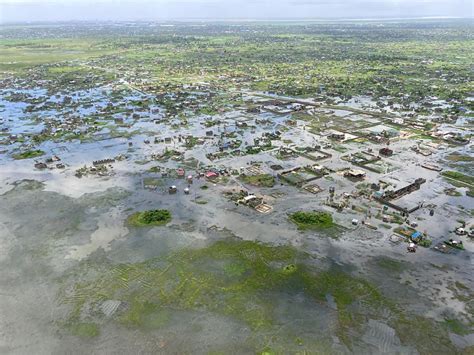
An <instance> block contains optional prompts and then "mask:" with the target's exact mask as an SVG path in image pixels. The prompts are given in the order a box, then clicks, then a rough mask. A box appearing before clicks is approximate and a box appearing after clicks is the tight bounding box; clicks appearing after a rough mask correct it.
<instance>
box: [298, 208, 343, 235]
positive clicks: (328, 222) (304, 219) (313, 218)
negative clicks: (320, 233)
mask: <svg viewBox="0 0 474 355" xmlns="http://www.w3.org/2000/svg"><path fill="white" fill-rule="evenodd" d="M290 221H292V222H293V223H295V224H296V225H297V226H298V229H302V230H304V229H322V228H329V227H332V226H333V225H334V222H333V219H332V216H331V214H330V213H327V212H319V211H310V212H304V211H298V212H295V213H293V214H291V215H290Z"/></svg>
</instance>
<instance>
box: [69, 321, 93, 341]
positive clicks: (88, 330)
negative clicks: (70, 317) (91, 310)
mask: <svg viewBox="0 0 474 355" xmlns="http://www.w3.org/2000/svg"><path fill="white" fill-rule="evenodd" d="M69 330H70V331H71V333H72V334H73V335H75V336H78V337H81V338H95V337H97V336H99V334H100V329H99V326H98V325H97V324H95V323H76V324H72V325H71V326H70V327H69Z"/></svg>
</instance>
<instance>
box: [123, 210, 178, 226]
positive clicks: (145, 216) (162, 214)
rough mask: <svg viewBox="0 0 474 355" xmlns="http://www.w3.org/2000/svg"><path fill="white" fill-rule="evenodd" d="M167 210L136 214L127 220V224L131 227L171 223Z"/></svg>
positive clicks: (169, 213)
mask: <svg viewBox="0 0 474 355" xmlns="http://www.w3.org/2000/svg"><path fill="white" fill-rule="evenodd" d="M171 218H172V217H171V212H169V211H168V210H151V211H143V212H136V213H134V214H132V215H131V216H130V217H128V219H127V224H128V225H130V226H133V227H146V226H161V225H164V224H166V223H168V222H170V221H171Z"/></svg>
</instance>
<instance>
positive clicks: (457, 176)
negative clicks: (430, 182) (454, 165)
mask: <svg viewBox="0 0 474 355" xmlns="http://www.w3.org/2000/svg"><path fill="white" fill-rule="evenodd" d="M441 175H443V176H444V177H445V178H446V180H447V181H448V182H449V183H450V184H451V185H453V186H456V187H467V188H468V190H467V192H466V195H468V196H470V197H474V177H473V176H470V175H465V174H462V173H459V172H457V171H443V172H442V173H441Z"/></svg>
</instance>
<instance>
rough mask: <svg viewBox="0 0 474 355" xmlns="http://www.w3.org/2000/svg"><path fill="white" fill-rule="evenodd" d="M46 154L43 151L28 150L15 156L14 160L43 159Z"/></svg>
mask: <svg viewBox="0 0 474 355" xmlns="http://www.w3.org/2000/svg"><path fill="white" fill-rule="evenodd" d="M44 154H45V152H43V151H42V150H40V149H36V150H28V151H26V152H23V153H18V154H13V155H12V157H13V159H16V160H22V159H31V158H37V157H41V156H43V155H44Z"/></svg>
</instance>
